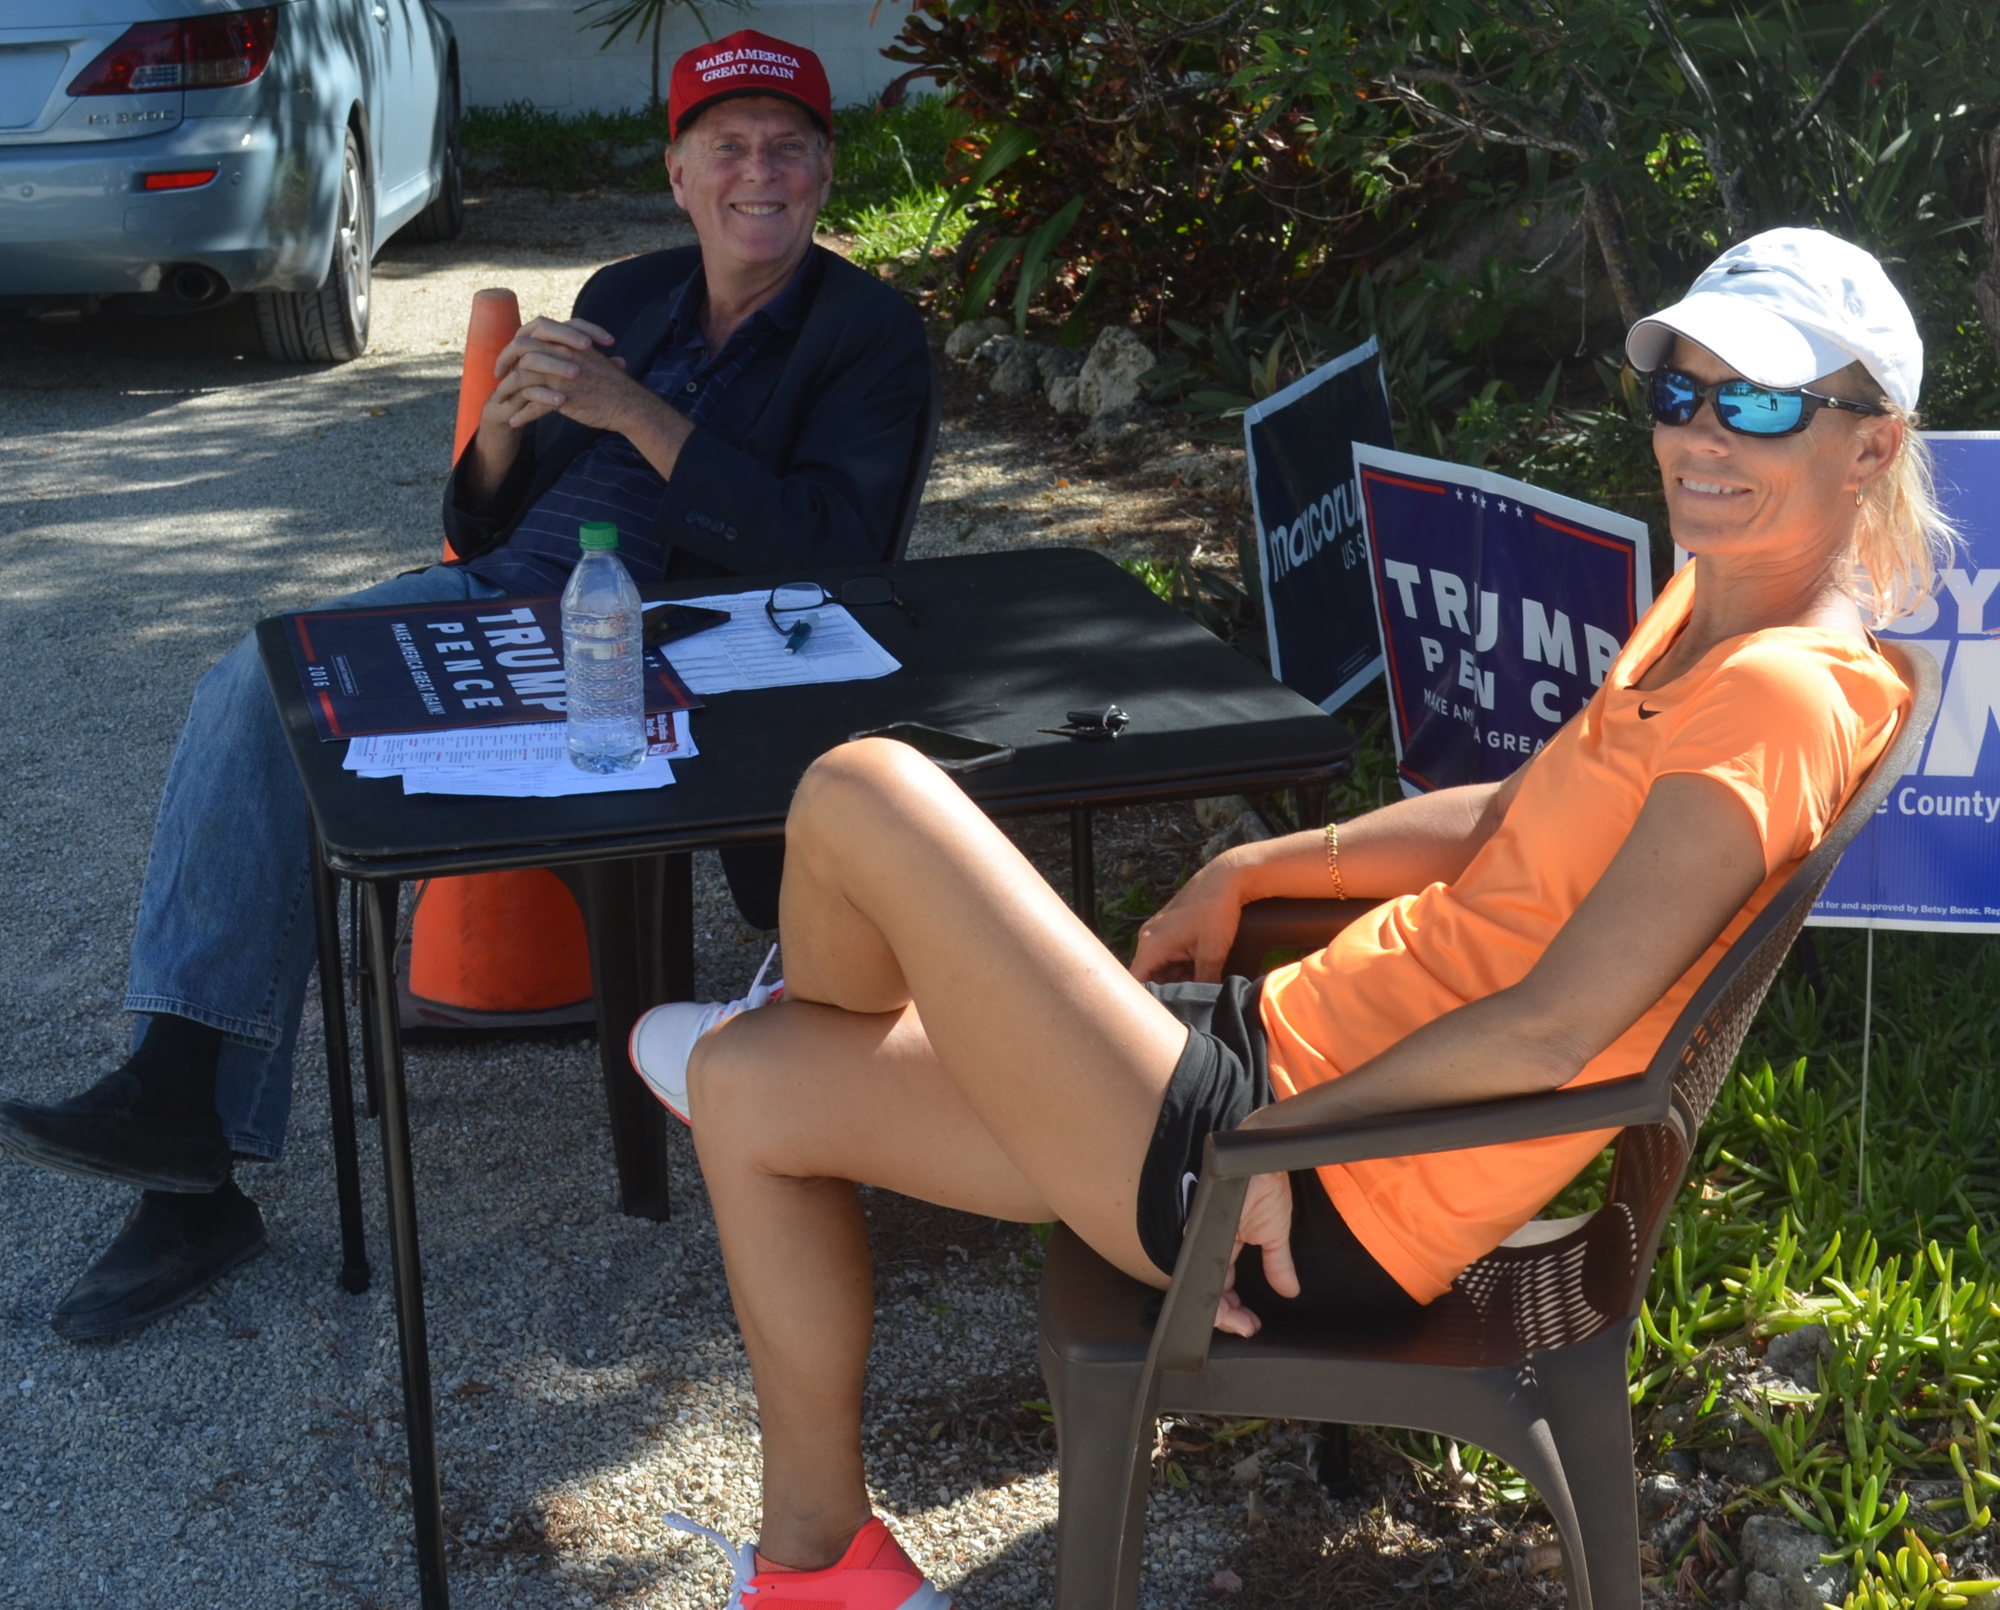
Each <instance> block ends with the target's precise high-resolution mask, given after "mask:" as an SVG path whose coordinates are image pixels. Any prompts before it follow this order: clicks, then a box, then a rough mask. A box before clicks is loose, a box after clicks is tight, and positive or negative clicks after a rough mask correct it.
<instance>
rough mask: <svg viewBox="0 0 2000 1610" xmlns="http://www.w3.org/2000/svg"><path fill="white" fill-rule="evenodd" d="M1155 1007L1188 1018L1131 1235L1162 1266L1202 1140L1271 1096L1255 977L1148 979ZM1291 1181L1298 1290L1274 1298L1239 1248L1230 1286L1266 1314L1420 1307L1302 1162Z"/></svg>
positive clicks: (1254, 1262) (1250, 1254)
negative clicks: (1199, 981) (1157, 1004)
mask: <svg viewBox="0 0 2000 1610" xmlns="http://www.w3.org/2000/svg"><path fill="white" fill-rule="evenodd" d="M1146 987H1147V988H1148V989H1149V990H1151V991H1152V992H1153V994H1154V995H1155V996H1156V997H1157V998H1158V999H1159V1002H1160V1004H1161V1005H1162V1006H1164V1007H1166V1009H1167V1010H1168V1011H1169V1012H1171V1013H1173V1014H1174V1016H1175V1017H1177V1018H1179V1019H1180V1020H1181V1021H1182V1022H1183V1023H1185V1024H1187V1026H1188V1042H1187V1048H1186V1049H1185V1050H1184V1051H1182V1052H1181V1059H1180V1062H1179V1063H1178V1064H1177V1065H1176V1066H1175V1068H1174V1076H1173V1078H1172V1080H1171V1081H1169V1083H1168V1085H1167V1093H1166V1096H1165V1098H1164V1099H1163V1100H1162V1101H1161V1103H1160V1121H1159V1123H1158V1124H1157V1125H1156V1126H1155V1127H1154V1130H1153V1143H1152V1145H1151V1146H1150V1147H1148V1148H1147V1150H1146V1162H1145V1166H1144V1168H1143V1169H1142V1170H1141V1171H1140V1175H1139V1242H1140V1244H1141V1245H1142V1246H1143V1247H1144V1248H1145V1249H1146V1256H1147V1257H1149V1258H1151V1259H1152V1260H1153V1262H1154V1263H1155V1264H1157V1265H1159V1267H1160V1268H1161V1269H1162V1270H1163V1271H1164V1272H1165V1273H1167V1274H1172V1273H1173V1270H1174V1262H1175V1260H1176V1259H1177V1258H1178V1257H1179V1256H1180V1250H1181V1231H1182V1229H1183V1227H1184V1226H1185V1224H1186V1222H1187V1213H1188V1209H1189V1208H1190V1207H1191V1206H1192V1205H1193V1202H1194V1188H1195V1184H1196V1182H1197V1180H1198V1178H1199V1176H1200V1173H1201V1147H1202V1142H1203V1141H1204V1140H1206V1139H1207V1138H1208V1137H1209V1136H1210V1135H1211V1134H1213V1133H1214V1132H1215V1131H1216V1130H1218V1129H1234V1128H1235V1127H1236V1126H1237V1125H1238V1124H1240V1123H1242V1122H1243V1120H1244V1119H1245V1118H1247V1117H1249V1116H1250V1114H1251V1113H1253V1112H1255V1111H1256V1110H1257V1109H1258V1108H1259V1107H1266V1106H1269V1105H1270V1103H1271V1070H1270V1063H1269V1060H1268V1058H1267V1056H1266V1053H1265V1046H1264V1020H1263V1018H1262V1017H1261V1016H1259V1014H1258V1000H1259V997H1260V992H1261V983H1260V981H1259V980H1257V979H1254V978H1225V979H1224V980H1223V981H1222V982H1221V983H1220V984H1148V985H1147V986H1146ZM1291 1180H1292V1262H1293V1264H1294V1265H1295V1266H1296V1268H1297V1269H1298V1275H1299V1295H1298V1296H1297V1297H1280V1296H1279V1295H1278V1294H1277V1293H1276V1292H1274V1291H1273V1290H1272V1289H1271V1288H1270V1286H1269V1285H1268V1284H1267V1283H1266V1282H1265V1279H1264V1259H1263V1254H1262V1253H1261V1252H1260V1251H1259V1250H1258V1249H1257V1248H1255V1247H1245V1248H1244V1249H1243V1255H1242V1256H1241V1257H1240V1258H1238V1259H1237V1261H1236V1292H1237V1295H1238V1296H1240V1297H1241V1298H1242V1299H1243V1301H1244V1302H1245V1303H1246V1304H1247V1305H1248V1306H1249V1307H1250V1308H1251V1310H1252V1311H1254V1312H1255V1313H1257V1314H1258V1315H1260V1316H1261V1317H1263V1318H1265V1319H1277V1318H1284V1317H1290V1318H1298V1319H1306V1320H1317V1321H1325V1320H1338V1319H1363V1318H1366V1319H1388V1318H1407V1317H1409V1316H1410V1315H1412V1314H1414V1313H1415V1312H1416V1311H1417V1309H1418V1307H1419V1306H1420V1305H1419V1304H1418V1302H1417V1300H1416V1299H1415V1298H1414V1297H1412V1296H1411V1295H1410V1294H1409V1293H1408V1292H1406V1291H1404V1290H1403V1288H1402V1287H1401V1286H1399V1285H1397V1284H1396V1282H1395V1280H1394V1279H1393V1278H1392V1277H1391V1276H1390V1274H1389V1272H1388V1271H1387V1270H1386V1269H1384V1268H1383V1267H1382V1266H1381V1265H1380V1264H1379V1263H1377V1262H1376V1261H1375V1259H1374V1258H1373V1256H1371V1255H1370V1253H1369V1251H1368V1249H1367V1248H1366V1247H1364V1246H1362V1244H1361V1243H1360V1242H1359V1241H1357V1240H1356V1239H1355V1237H1354V1232H1353V1231H1352V1230H1350V1229H1349V1228H1348V1227H1347V1222H1346V1220H1344V1219H1343V1218H1341V1216H1340V1211H1339V1209H1337V1208H1336V1207H1335V1206H1334V1205H1333V1202H1332V1200H1331V1199H1330V1198H1329V1197H1328V1196H1327V1194H1326V1187H1325V1186H1323V1185H1322V1184H1321V1183H1320V1179H1319V1176H1318V1175H1317V1174H1316V1173H1314V1172H1313V1171H1312V1170H1311V1169H1301V1170H1299V1171H1298V1172H1296V1173H1294V1174H1293V1175H1292V1176H1291Z"/></svg>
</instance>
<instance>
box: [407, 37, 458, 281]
mask: <svg viewBox="0 0 2000 1610" xmlns="http://www.w3.org/2000/svg"><path fill="white" fill-rule="evenodd" d="M446 93H447V94H448V95H449V96H450V97H451V116H450V119H449V121H448V122H446V124H445V127H444V151H443V152H442V154H441V155H440V157H439V167H440V168H441V170H442V172H441V173H440V175H439V178H438V193H437V194H436V195H435V196H433V197H431V200H430V205H429V206H427V207H425V208H424V210H423V211H422V212H420V213H418V214H417V215H416V217H414V218H412V219H411V220H410V221H409V222H408V223H407V224H405V225H404V226H403V233H404V234H405V235H406V236H408V237H409V238H410V239H411V240H416V241H441V240H457V239H458V237H459V234H460V232H461V231H463V230H464V228H465V151H464V144H463V141H462V139H461V138H460V134H459V117H458V75H457V74H455V73H454V74H453V75H452V78H451V81H450V83H449V84H447V85H446Z"/></svg>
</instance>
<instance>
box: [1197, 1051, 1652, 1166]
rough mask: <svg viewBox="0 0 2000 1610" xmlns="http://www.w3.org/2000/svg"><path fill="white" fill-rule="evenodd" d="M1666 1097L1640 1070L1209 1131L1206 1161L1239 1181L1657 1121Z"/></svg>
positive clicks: (1621, 1127)
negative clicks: (1348, 1115)
mask: <svg viewBox="0 0 2000 1610" xmlns="http://www.w3.org/2000/svg"><path fill="white" fill-rule="evenodd" d="M1668 1100H1669V1090H1668V1086H1667V1084H1666V1082H1665V1081H1664V1080H1662V1081H1660V1082H1659V1083H1657V1084H1649V1083H1648V1081H1647V1079H1646V1077H1645V1076H1644V1075H1643V1074H1635V1075H1634V1076H1633V1077H1631V1078H1629V1079H1607V1080H1604V1081H1602V1082H1600V1083H1597V1084H1590V1085H1585V1086H1583V1087H1582V1088H1581V1089H1564V1090H1549V1091H1543V1092H1540V1093H1538V1094H1535V1095H1527V1096H1502V1097H1501V1098H1500V1099H1498V1100H1497V1101H1480V1102H1470V1103H1467V1104H1465V1105H1462V1106H1457V1107H1438V1108H1435V1109H1433V1110H1431V1111H1429V1112H1397V1113H1382V1114H1380V1115H1378V1116H1376V1117H1372V1118H1354V1119H1348V1120H1344V1121H1341V1122H1336V1123H1331V1124H1300V1125H1294V1126H1287V1127H1284V1128H1278V1127H1273V1128H1269V1129H1263V1128H1258V1129H1232V1130H1228V1131H1226V1132H1223V1133H1220V1134H1216V1135H1211V1136H1210V1137H1209V1147H1210V1152H1209V1165H1208V1166H1209V1168H1211V1169H1212V1170H1213V1171H1214V1172H1215V1173H1216V1174H1217V1175H1218V1176H1219V1177H1221V1178H1223V1179H1236V1178H1239V1177H1240V1178H1247V1177H1248V1176H1250V1175H1252V1174H1289V1173H1291V1172H1292V1171H1293V1170H1295V1169H1301V1168H1323V1167H1326V1166H1327V1165H1329V1164H1332V1163H1358V1162H1362V1161H1365V1160H1366V1159H1368V1158H1374V1157H1416V1156H1420V1155H1422V1154H1423V1153H1425V1152H1455V1151H1464V1150H1468V1149H1470V1148H1472V1147H1475V1146H1494V1145H1498V1144H1500V1143H1502V1142H1504V1141H1515V1140H1544V1139H1547V1138H1548V1137H1549V1136H1551V1135H1577V1134H1583V1133H1586V1132H1588V1131H1590V1130H1593V1129H1623V1128H1625V1127H1627V1126H1628V1125H1631V1124H1651V1123H1657V1122H1659V1121H1660V1119H1661V1118H1663V1117H1665V1116H1666V1111H1667V1103H1668Z"/></svg>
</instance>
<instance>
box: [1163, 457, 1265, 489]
mask: <svg viewBox="0 0 2000 1610" xmlns="http://www.w3.org/2000/svg"><path fill="white" fill-rule="evenodd" d="M1143 467H1144V468H1146V469H1148V470H1151V471H1153V472H1154V473H1155V474H1159V475H1168V476H1177V477H1179V479H1180V483H1181V485H1182V486H1185V487H1188V488H1190V489H1191V490H1193V491H1197V492H1227V491H1230V490H1231V489H1233V488H1235V487H1238V486H1241V485H1242V484H1243V482H1244V479H1245V475H1244V459H1243V454H1242V453H1241V452H1230V451H1228V450H1226V449H1222V448H1208V449H1205V450H1204V449H1200V448H1197V449H1194V450H1192V451H1189V452H1185V453H1169V454H1168V455H1167V456H1166V457H1165V458H1156V459H1154V460H1153V461H1152V462H1151V463H1149V464H1146V465H1145V466H1143Z"/></svg>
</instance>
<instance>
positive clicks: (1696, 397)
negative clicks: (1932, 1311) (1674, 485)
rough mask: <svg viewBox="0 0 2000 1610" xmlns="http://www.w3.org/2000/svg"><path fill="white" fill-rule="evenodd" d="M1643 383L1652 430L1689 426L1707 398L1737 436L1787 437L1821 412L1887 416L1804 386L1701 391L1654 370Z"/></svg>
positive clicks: (1671, 372)
mask: <svg viewBox="0 0 2000 1610" xmlns="http://www.w3.org/2000/svg"><path fill="white" fill-rule="evenodd" d="M1646 380H1647V385H1646V395H1647V398H1648V400H1649V401H1650V402H1651V404H1652V410H1653V421H1654V423H1655V424H1660V425H1686V424H1689V423H1690V422H1692V421H1693V419H1694V416H1695V415H1696V414H1697V413H1698V412H1699V411H1700V409H1701V405H1702V401H1703V399H1704V398H1712V399H1713V400H1714V403H1715V417H1716V418H1717V419H1718V420H1719V421H1721V423H1722V428H1723V429H1724V430H1733V431H1735V432H1736V434H1737V435H1739V436H1791V435H1793V434H1795V433H1797V432H1799V431H1802V430H1804V429H1805V428H1806V426H1808V425H1810V424H1811V423H1812V420H1813V415H1814V414H1816V413H1818V412H1819V411H1820V410H1821V409H1822V408H1838V409H1842V410H1845V411H1846V412H1847V413H1850V414H1882V413H1887V412H1888V410H1887V409H1884V408H1877V407H1876V406H1875V405H1874V404H1873V403H1861V402H1850V401H1848V399H1847V398H1845V397H1829V396H1827V395H1826V394H1825V393H1824V392H1818V391H1807V390H1806V389H1805V388H1804V387H1803V386H1800V387H1796V388H1794V389H1793V390H1790V391H1778V390H1775V389H1774V388H1772V387H1770V386H1760V385H1757V384H1756V383H1755V382H1754V381H1749V380H1718V381H1715V382H1713V383H1711V384H1708V385H1704V384H1702V382H1701V381H1699V380H1697V379H1695V377H1694V376H1693V375H1687V374H1682V373H1681V372H1680V370H1678V369H1655V370H1654V371H1653V372H1652V373H1651V374H1650V375H1648V376H1647V377H1646Z"/></svg>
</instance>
